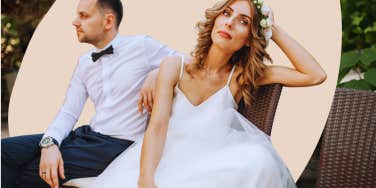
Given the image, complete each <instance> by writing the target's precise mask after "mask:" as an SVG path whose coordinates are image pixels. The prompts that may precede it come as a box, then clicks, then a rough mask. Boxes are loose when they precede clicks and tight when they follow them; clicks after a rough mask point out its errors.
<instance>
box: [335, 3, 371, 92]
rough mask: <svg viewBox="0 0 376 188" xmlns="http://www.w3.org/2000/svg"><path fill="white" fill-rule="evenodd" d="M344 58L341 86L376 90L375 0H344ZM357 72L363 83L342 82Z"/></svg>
mask: <svg viewBox="0 0 376 188" xmlns="http://www.w3.org/2000/svg"><path fill="white" fill-rule="evenodd" d="M341 8H342V31H343V33H342V52H343V53H342V57H341V65H340V70H339V75H338V86H339V87H346V88H354V89H364V90H376V85H375V82H376V0H361V1H351V0H341ZM350 70H355V72H358V74H359V75H360V76H359V77H360V80H351V81H348V82H345V83H340V81H341V80H342V79H343V78H344V77H345V75H346V74H348V73H349V71H350Z"/></svg>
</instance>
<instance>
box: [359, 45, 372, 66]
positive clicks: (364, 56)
mask: <svg viewBox="0 0 376 188" xmlns="http://www.w3.org/2000/svg"><path fill="white" fill-rule="evenodd" d="M359 60H360V61H361V62H362V64H363V65H365V66H366V67H368V66H370V65H371V64H372V63H374V62H376V48H366V49H364V50H362V53H361V55H360V57H359Z"/></svg>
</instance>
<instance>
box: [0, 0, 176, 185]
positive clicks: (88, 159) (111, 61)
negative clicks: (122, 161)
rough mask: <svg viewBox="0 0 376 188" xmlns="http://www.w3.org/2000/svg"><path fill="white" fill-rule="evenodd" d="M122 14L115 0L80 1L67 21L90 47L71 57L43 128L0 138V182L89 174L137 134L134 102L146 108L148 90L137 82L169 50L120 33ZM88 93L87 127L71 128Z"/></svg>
mask: <svg viewBox="0 0 376 188" xmlns="http://www.w3.org/2000/svg"><path fill="white" fill-rule="evenodd" d="M122 15H123V8H122V4H121V1H120V0H80V2H79V4H78V7H77V18H76V19H75V20H74V21H73V25H74V26H75V28H76V31H77V37H78V40H79V41H80V42H84V43H89V44H92V45H93V46H94V47H95V49H93V50H91V51H89V52H87V53H86V54H84V55H82V56H81V57H80V58H79V61H78V64H77V66H76V69H75V71H74V73H73V76H72V78H71V81H70V84H69V88H68V90H67V93H66V98H65V101H64V104H63V106H62V107H61V109H60V111H59V113H58V114H57V116H56V118H55V119H54V121H53V122H52V123H51V124H50V126H49V127H48V129H47V131H46V132H45V134H44V135H42V134H38V135H26V136H18V137H11V138H6V139H2V140H1V147H2V151H1V171H2V173H1V174H2V175H1V176H2V183H1V185H2V187H3V188H12V187H22V188H26V187H28V188H30V187H35V188H36V187H38V188H40V187H59V185H61V184H62V183H64V182H66V181H68V180H70V179H74V178H81V177H92V176H97V175H99V174H100V173H101V172H102V171H103V170H104V169H105V168H106V166H107V165H108V164H109V163H110V162H111V161H112V160H113V159H114V158H115V157H116V156H117V155H119V154H120V153H121V152H123V151H124V150H125V149H126V148H127V147H128V146H130V145H131V144H132V143H133V142H134V141H136V140H138V139H140V137H141V136H142V134H143V132H144V130H145V125H146V122H147V113H139V110H140V105H141V104H144V106H145V107H146V108H147V109H148V110H150V105H151V104H150V103H151V97H152V93H151V90H147V89H145V90H144V88H150V87H149V86H151V85H153V83H154V82H155V71H154V73H153V74H152V73H150V74H151V75H150V74H149V72H151V71H152V70H153V69H155V68H158V67H159V63H160V62H161V60H162V59H163V58H164V57H166V56H167V55H172V54H174V53H176V52H175V51H173V50H172V49H170V48H168V47H167V46H165V45H162V44H160V43H158V42H157V41H155V40H153V39H152V38H150V37H148V36H120V35H119V34H118V28H119V25H120V22H121V20H122ZM148 74H149V76H148V77H147V75H148ZM146 77H147V78H146ZM145 79H146V81H145ZM144 81H145V83H144ZM143 83H144V86H142V84H143ZM141 88H143V91H142V92H141V93H143V94H141V97H139V93H140V91H141ZM88 97H90V99H91V100H92V101H93V103H94V105H95V110H96V114H95V116H94V117H93V118H92V120H91V123H90V126H89V125H86V126H81V127H79V128H77V129H76V130H74V131H72V129H73V126H74V124H75V123H76V121H77V119H78V118H79V116H80V113H81V111H82V108H83V106H84V104H85V101H86V100H87V98H88ZM137 105H139V109H137Z"/></svg>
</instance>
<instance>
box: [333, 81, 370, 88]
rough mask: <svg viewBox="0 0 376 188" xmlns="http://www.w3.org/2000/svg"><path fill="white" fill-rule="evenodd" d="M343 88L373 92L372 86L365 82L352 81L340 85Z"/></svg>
mask: <svg viewBox="0 0 376 188" xmlns="http://www.w3.org/2000/svg"><path fill="white" fill-rule="evenodd" d="M338 86H339V87H343V88H351V89H360V90H372V86H371V85H370V84H369V83H367V82H366V81H365V80H351V81H348V82H345V83H342V84H340V85H338Z"/></svg>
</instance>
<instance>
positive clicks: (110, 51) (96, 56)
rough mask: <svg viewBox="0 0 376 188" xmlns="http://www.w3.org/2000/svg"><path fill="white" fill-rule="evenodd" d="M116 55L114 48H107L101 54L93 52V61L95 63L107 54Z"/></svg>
mask: <svg viewBox="0 0 376 188" xmlns="http://www.w3.org/2000/svg"><path fill="white" fill-rule="evenodd" d="M113 53H114V48H113V47H112V45H111V46H109V47H108V48H106V49H105V50H103V51H100V52H98V53H97V52H93V53H92V54H91V59H92V60H93V62H95V61H97V60H98V59H99V58H100V57H102V56H103V55H106V54H113Z"/></svg>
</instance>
